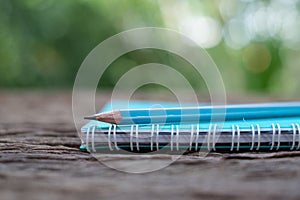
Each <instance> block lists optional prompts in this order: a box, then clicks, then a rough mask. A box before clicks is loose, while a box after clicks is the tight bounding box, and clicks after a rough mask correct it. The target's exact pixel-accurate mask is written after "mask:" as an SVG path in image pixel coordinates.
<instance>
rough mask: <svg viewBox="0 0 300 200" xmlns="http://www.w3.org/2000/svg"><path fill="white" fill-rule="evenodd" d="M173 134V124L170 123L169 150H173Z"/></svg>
mask: <svg viewBox="0 0 300 200" xmlns="http://www.w3.org/2000/svg"><path fill="white" fill-rule="evenodd" d="M173 135H174V125H173V124H172V125H171V141H170V143H171V144H170V148H171V151H173Z"/></svg>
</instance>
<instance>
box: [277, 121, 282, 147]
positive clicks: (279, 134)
mask: <svg viewBox="0 0 300 200" xmlns="http://www.w3.org/2000/svg"><path fill="white" fill-rule="evenodd" d="M276 125H277V134H278V141H277V148H276V150H278V149H279V148H280V136H281V128H280V125H279V124H278V123H277V124H276Z"/></svg>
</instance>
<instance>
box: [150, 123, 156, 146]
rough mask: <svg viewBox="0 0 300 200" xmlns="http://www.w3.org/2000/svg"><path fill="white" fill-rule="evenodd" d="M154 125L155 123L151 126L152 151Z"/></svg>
mask: <svg viewBox="0 0 300 200" xmlns="http://www.w3.org/2000/svg"><path fill="white" fill-rule="evenodd" d="M154 126H155V124H152V128H151V142H150V143H151V144H150V149H151V151H153V137H154Z"/></svg>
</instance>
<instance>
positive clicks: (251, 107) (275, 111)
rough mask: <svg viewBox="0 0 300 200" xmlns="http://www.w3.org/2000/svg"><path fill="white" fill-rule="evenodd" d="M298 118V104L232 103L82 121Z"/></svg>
mask: <svg viewBox="0 0 300 200" xmlns="http://www.w3.org/2000/svg"><path fill="white" fill-rule="evenodd" d="M292 116H300V102H284V103H258V104H232V105H218V106H200V107H176V108H145V109H118V110H112V111H108V112H103V113H98V114H95V115H92V116H87V117H85V119H92V120H98V121H103V122H107V123H112V124H119V125H121V124H150V123H179V122H195V123H196V122H204V121H206V122H207V121H211V120H212V119H213V120H249V119H258V118H280V117H292Z"/></svg>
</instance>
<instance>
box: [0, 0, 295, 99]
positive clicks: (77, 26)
mask: <svg viewBox="0 0 300 200" xmlns="http://www.w3.org/2000/svg"><path fill="white" fill-rule="evenodd" d="M149 26H156V27H166V28H171V29H174V30H177V31H179V32H181V33H184V34H186V35H187V36H189V37H191V38H192V39H193V40H194V41H196V42H197V43H199V44H200V45H201V46H202V47H203V48H205V49H207V51H208V52H209V54H210V55H211V57H212V58H213V59H214V61H215V62H216V64H217V66H218V67H219V69H220V71H221V74H222V76H223V79H224V83H225V87H226V89H227V90H228V91H232V92H239V91H265V92H273V93H286V94H288V93H289V94H295V93H297V91H298V90H299V88H300V79H299V78H298V76H299V74H300V66H299V65H300V54H299V53H300V2H299V1H298V0H274V1H252V0H240V1H237V0H232V1H227V0H204V1H194V0H191V1H181V0H162V1H154V0H144V1H140V0H107V1H106V0H103V1H102V0H100V1H98V0H63V1H59V0H47V1H44V0H30V1H22V0H11V1H9V0H2V1H0V45H1V48H0V87H2V88H3V87H47V88H53V87H72V85H73V82H74V78H75V76H76V72H77V70H78V68H79V67H80V64H81V63H82V61H83V60H84V58H85V57H86V56H87V54H88V53H89V52H90V51H91V50H92V49H93V48H94V47H95V46H96V45H98V44H99V43H100V42H101V41H103V40H105V39H106V38H108V37H110V36H112V35H114V34H117V33H119V32H121V31H124V30H128V29H131V28H137V27H149ZM149 62H158V63H162V64H166V65H169V66H172V67H174V68H176V69H180V68H181V73H182V74H183V75H185V76H187V77H189V79H188V80H189V81H190V82H191V84H192V85H193V86H194V87H195V88H200V89H201V88H205V84H204V82H203V81H201V80H199V79H198V78H197V77H196V76H194V71H193V70H192V68H191V67H188V63H186V62H185V61H184V60H182V59H180V58H178V57H177V56H176V55H172V54H171V53H168V52H163V51H158V50H141V51H135V52H131V53H128V54H126V55H124V56H122V57H121V58H119V59H118V60H116V61H115V62H114V63H113V64H112V65H111V67H110V68H109V69H108V70H107V71H106V72H105V76H104V77H102V79H101V82H100V85H102V86H105V87H112V86H113V85H114V84H115V83H116V81H117V80H118V78H119V77H120V76H121V75H122V74H123V73H125V72H126V71H127V70H129V69H130V68H132V67H134V66H136V65H139V64H144V63H149ZM141 76H142V75H141Z"/></svg>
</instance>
